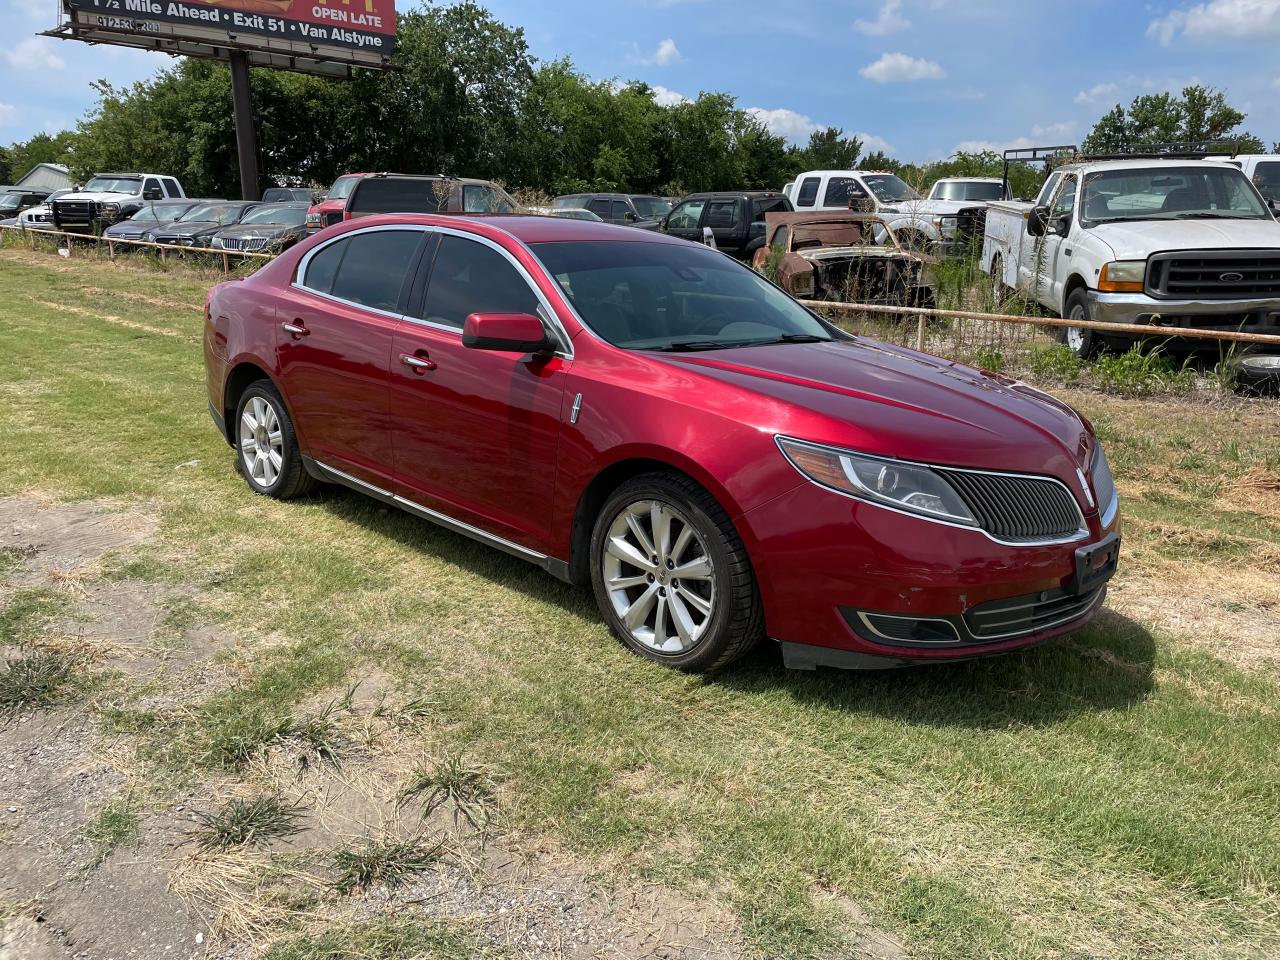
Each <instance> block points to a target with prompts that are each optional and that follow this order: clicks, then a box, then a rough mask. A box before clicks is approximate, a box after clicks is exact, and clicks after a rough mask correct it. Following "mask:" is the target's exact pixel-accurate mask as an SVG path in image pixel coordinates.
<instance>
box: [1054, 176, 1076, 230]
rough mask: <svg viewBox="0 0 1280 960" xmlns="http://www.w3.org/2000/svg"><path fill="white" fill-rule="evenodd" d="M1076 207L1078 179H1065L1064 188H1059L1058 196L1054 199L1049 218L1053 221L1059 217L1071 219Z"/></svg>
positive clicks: (1071, 177) (1072, 177) (1063, 181)
mask: <svg viewBox="0 0 1280 960" xmlns="http://www.w3.org/2000/svg"><path fill="white" fill-rule="evenodd" d="M1075 206H1076V178H1075V177H1074V176H1070V177H1064V178H1063V180H1062V186H1061V187H1059V188H1058V194H1057V196H1055V197H1054V198H1053V206H1052V207H1050V208H1049V216H1050V217H1051V218H1052V219H1055V220H1056V219H1057V218H1058V217H1070V216H1071V215H1072V213H1073V212H1074V210H1075Z"/></svg>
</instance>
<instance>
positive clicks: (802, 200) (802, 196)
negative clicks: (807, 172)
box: [796, 177, 822, 207]
mask: <svg viewBox="0 0 1280 960" xmlns="http://www.w3.org/2000/svg"><path fill="white" fill-rule="evenodd" d="M821 182H822V179H821V178H820V177H805V178H804V180H803V181H801V183H800V192H799V194H798V195H797V196H796V206H797V207H812V206H813V202H814V201H815V200H817V199H818V184H820V183H821Z"/></svg>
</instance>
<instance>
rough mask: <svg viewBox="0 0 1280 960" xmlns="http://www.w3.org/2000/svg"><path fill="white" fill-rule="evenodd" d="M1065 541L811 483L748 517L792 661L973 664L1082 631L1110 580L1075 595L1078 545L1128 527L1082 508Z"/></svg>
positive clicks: (769, 606)
mask: <svg viewBox="0 0 1280 960" xmlns="http://www.w3.org/2000/svg"><path fill="white" fill-rule="evenodd" d="M1085 520H1086V525H1087V527H1088V530H1087V533H1086V534H1084V535H1082V536H1081V537H1079V538H1078V539H1075V540H1071V541H1068V542H1065V543H1055V544H1044V545H1018V546H1010V545H1007V544H1001V543H997V542H996V541H994V540H992V539H990V538H988V537H987V536H986V535H985V534H983V533H982V532H981V531H976V530H971V529H964V528H959V527H952V526H948V525H944V524H939V523H934V522H932V521H929V520H925V519H918V518H915V517H911V516H908V515H905V514H901V513H897V512H895V511H891V510H886V509H884V508H881V507H877V506H874V505H872V504H869V503H865V502H863V501H860V500H856V499H854V498H851V497H845V496H841V495H839V494H836V493H832V492H830V491H828V490H825V489H823V488H821V487H819V486H817V485H816V484H812V483H806V484H803V485H801V486H799V487H796V488H795V489H793V490H791V491H790V492H789V493H787V494H784V495H783V496H781V497H779V498H777V499H775V500H772V501H770V502H769V503H767V504H765V505H763V506H761V507H758V508H756V509H755V510H752V511H749V512H748V513H746V514H744V515H743V517H742V518H741V521H740V522H741V524H742V526H743V528H744V529H743V534H744V537H745V538H746V539H747V540H748V542H749V551H750V553H751V556H752V562H753V564H754V565H755V567H756V573H757V577H758V581H759V583H760V591H761V597H762V600H763V601H764V609H765V622H766V628H767V631H768V634H769V636H770V637H772V638H773V639H774V640H777V641H778V642H779V643H780V644H781V646H782V651H783V658H784V660H785V662H786V663H787V665H788V666H790V667H793V668H797V669H813V668H815V667H818V666H833V667H844V668H860V669H878V668H885V667H896V666H907V665H914V664H923V663H941V662H948V661H953V660H966V659H971V658H975V657H984V656H989V655H992V654H998V653H1005V652H1008V651H1011V650H1017V649H1021V648H1024V647H1029V646H1034V645H1036V644H1039V643H1043V642H1044V641H1046V640H1049V639H1051V638H1053V637H1056V636H1060V635H1062V634H1065V633H1070V632H1072V631H1074V630H1078V629H1080V628H1081V627H1083V626H1084V625H1085V624H1087V623H1088V622H1089V620H1091V619H1092V618H1093V617H1094V616H1095V615H1096V614H1097V612H1098V611H1099V610H1100V609H1101V608H1102V606H1103V601H1104V599H1105V596H1106V585H1105V583H1100V584H1096V585H1090V586H1089V588H1088V589H1085V590H1081V591H1079V592H1077V590H1076V586H1075V585H1076V583H1077V576H1078V573H1077V551H1078V550H1087V549H1088V548H1091V547H1094V546H1096V545H1099V544H1102V543H1103V542H1104V541H1106V540H1107V539H1108V538H1109V537H1110V536H1111V535H1112V534H1117V546H1118V530H1119V522H1120V521H1119V511H1118V510H1110V511H1109V515H1108V516H1107V518H1106V523H1105V525H1104V523H1103V520H1102V518H1100V517H1099V515H1098V513H1097V511H1089V512H1088V513H1086V514H1085Z"/></svg>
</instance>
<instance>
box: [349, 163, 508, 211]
mask: <svg viewBox="0 0 1280 960" xmlns="http://www.w3.org/2000/svg"><path fill="white" fill-rule="evenodd" d="M517 208H518V205H517V204H516V202H515V201H514V200H512V199H511V197H510V195H509V194H508V193H507V191H505V190H503V189H502V188H501V187H499V186H497V185H496V184H493V183H490V182H489V181H488V180H469V179H463V178H460V177H446V176H444V175H442V174H412V173H371V174H366V175H365V176H363V177H361V178H360V179H359V180H358V181H357V182H356V185H355V187H353V188H352V190H351V194H350V196H348V197H347V204H346V207H345V208H344V209H343V211H342V218H343V219H344V220H352V219H354V218H356V217H367V216H370V215H371V214H375V213H514V212H515V211H516V210H517Z"/></svg>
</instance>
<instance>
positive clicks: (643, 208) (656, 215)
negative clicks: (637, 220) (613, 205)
mask: <svg viewBox="0 0 1280 960" xmlns="http://www.w3.org/2000/svg"><path fill="white" fill-rule="evenodd" d="M631 202H632V203H634V204H635V205H636V213H638V214H640V216H642V217H644V218H645V219H647V220H661V219H662V218H663V217H665V216H666V215H667V214H668V213H670V212H671V207H672V203H671V201H670V200H664V199H663V198H662V197H632V198H631Z"/></svg>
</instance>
